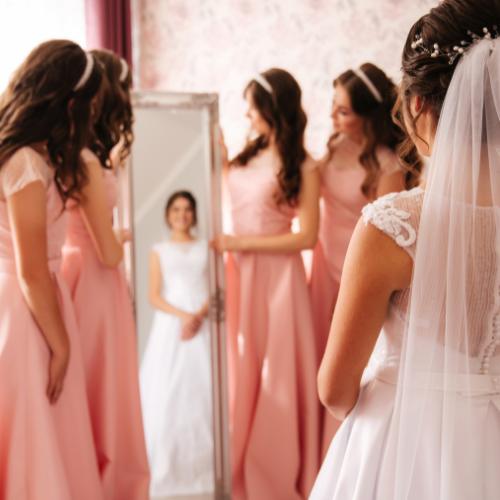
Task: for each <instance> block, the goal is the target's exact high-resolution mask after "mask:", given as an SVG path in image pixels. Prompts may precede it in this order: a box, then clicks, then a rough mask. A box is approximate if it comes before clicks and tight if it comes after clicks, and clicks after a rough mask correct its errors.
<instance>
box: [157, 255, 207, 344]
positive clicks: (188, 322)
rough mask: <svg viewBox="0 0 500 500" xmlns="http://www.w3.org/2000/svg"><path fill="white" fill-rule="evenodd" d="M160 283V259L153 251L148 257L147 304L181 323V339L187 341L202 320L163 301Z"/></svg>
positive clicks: (161, 280)
mask: <svg viewBox="0 0 500 500" xmlns="http://www.w3.org/2000/svg"><path fill="white" fill-rule="evenodd" d="M162 282H163V278H162V275H161V266H160V259H159V257H158V254H157V253H156V252H154V251H153V252H151V255H150V257H149V302H150V304H151V305H152V306H153V307H155V308H156V309H158V310H160V311H163V312H165V313H168V314H173V315H174V316H177V317H178V318H179V319H180V320H181V322H182V336H181V338H182V340H188V339H190V338H191V337H193V336H194V335H195V334H196V332H197V331H198V329H199V328H200V326H201V323H202V321H203V318H202V317H201V316H200V315H199V314H196V313H194V314H193V313H189V312H187V311H184V310H182V309H179V308H178V307H175V306H173V305H172V304H170V303H168V302H167V301H166V300H164V299H163V297H162V295H161V287H162Z"/></svg>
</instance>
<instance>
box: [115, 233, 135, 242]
mask: <svg viewBox="0 0 500 500" xmlns="http://www.w3.org/2000/svg"><path fill="white" fill-rule="evenodd" d="M115 234H116V238H117V239H118V241H119V242H120V244H121V245H123V244H125V243H127V242H128V241H132V231H130V229H116V230H115Z"/></svg>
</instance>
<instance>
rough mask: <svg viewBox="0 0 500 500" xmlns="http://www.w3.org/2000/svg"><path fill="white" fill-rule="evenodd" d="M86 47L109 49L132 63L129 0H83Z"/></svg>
mask: <svg viewBox="0 0 500 500" xmlns="http://www.w3.org/2000/svg"><path fill="white" fill-rule="evenodd" d="M85 18H86V35H87V47H88V48H89V49H109V50H112V51H114V52H116V53H117V54H118V55H120V56H121V57H123V58H124V59H125V60H126V61H127V63H128V64H129V65H130V66H131V65H132V24H131V7H130V0H85Z"/></svg>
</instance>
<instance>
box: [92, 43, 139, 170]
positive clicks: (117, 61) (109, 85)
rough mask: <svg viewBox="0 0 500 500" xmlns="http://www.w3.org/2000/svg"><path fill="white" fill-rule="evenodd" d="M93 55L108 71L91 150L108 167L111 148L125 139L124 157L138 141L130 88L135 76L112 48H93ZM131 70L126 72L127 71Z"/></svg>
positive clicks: (106, 71)
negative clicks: (134, 130)
mask: <svg viewBox="0 0 500 500" xmlns="http://www.w3.org/2000/svg"><path fill="white" fill-rule="evenodd" d="M91 53H92V55H93V56H94V57H95V58H96V60H97V61H98V62H99V64H100V65H101V67H102V68H103V71H104V76H105V78H104V82H103V89H102V92H101V97H100V102H99V112H98V115H97V118H96V120H95V123H94V127H93V137H92V140H91V144H90V149H91V150H92V151H93V152H94V153H95V154H96V155H97V157H98V158H99V160H100V161H101V164H102V166H103V167H105V168H111V166H112V165H111V160H110V154H111V150H112V149H113V148H114V147H115V146H116V145H117V144H118V142H119V141H120V139H122V140H123V147H122V148H121V151H120V160H122V161H123V160H125V158H127V157H128V155H129V154H130V148H131V146H132V142H133V140H134V134H133V131H132V125H133V123H134V115H133V112H132V103H131V97H130V89H131V87H132V75H131V71H130V69H127V68H128V66H124V65H125V64H126V63H125V62H124V60H122V59H121V58H120V57H119V56H118V55H116V54H115V53H114V52H111V51H109V50H93V51H92V52H91ZM124 69H127V71H126V74H125V75H123V70H124Z"/></svg>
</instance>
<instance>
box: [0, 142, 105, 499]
mask: <svg viewBox="0 0 500 500" xmlns="http://www.w3.org/2000/svg"><path fill="white" fill-rule="evenodd" d="M53 175H54V171H53V169H51V168H50V167H49V165H48V164H47V163H46V161H45V159H44V158H43V157H42V156H41V155H39V154H38V153H37V152H35V150H33V149H31V148H30V147H23V148H21V149H19V150H18V151H17V152H16V153H15V154H14V155H13V156H12V157H11V158H10V159H9V160H8V161H7V162H6V163H5V164H4V165H2V167H1V168H0V380H1V383H0V499H1V500H48V499H50V500H69V499H71V500H89V499H92V500H94V499H97V500H99V499H102V498H103V496H102V490H101V483H100V480H99V473H98V469H97V462H96V457H95V450H94V446H93V439H92V431H91V424H90V418H89V410H88V407H87V402H86V398H85V379H84V371H83V363H82V358H81V352H80V348H79V347H80V346H79V340H78V332H77V326H76V321H75V316H74V309H73V304H72V303H71V297H70V294H69V291H68V289H67V286H66V283H65V282H64V281H63V279H62V277H61V275H60V272H59V267H60V263H61V248H62V245H63V242H64V236H65V230H66V213H65V212H64V211H63V204H62V201H61V198H60V196H59V193H58V191H57V188H56V185H55V182H54V179H53ZM33 182H42V183H43V185H44V186H45V187H46V193H47V204H46V207H47V208H46V210H47V251H48V258H49V262H48V265H49V268H50V271H51V272H52V277H53V280H54V285H55V287H56V289H57V294H58V297H59V307H60V310H61V313H62V315H63V320H64V323H65V326H66V330H67V333H68V335H69V339H70V345H71V357H70V361H69V366H68V371H67V374H66V378H65V380H64V389H63V392H62V394H61V396H60V398H59V400H58V401H57V403H56V404H55V405H51V404H50V403H49V400H48V398H47V395H46V389H47V383H48V378H47V374H48V366H49V350H48V347H47V344H46V342H45V340H44V338H43V336H42V333H41V331H40V329H39V328H38V326H37V324H36V321H35V319H34V317H33V316H32V314H31V312H30V310H29V308H28V305H27V303H26V301H25V299H24V296H23V294H22V292H21V287H20V283H19V281H18V278H17V275H16V264H18V263H17V262H16V257H15V252H14V245H13V235H12V228H11V225H10V222H9V213H8V207H7V203H6V198H7V197H8V196H10V195H12V194H14V193H16V192H18V191H20V190H21V189H23V188H25V187H26V186H27V185H29V184H31V183H33ZM33 251H34V252H36V251H37V249H36V248H34V249H33Z"/></svg>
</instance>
